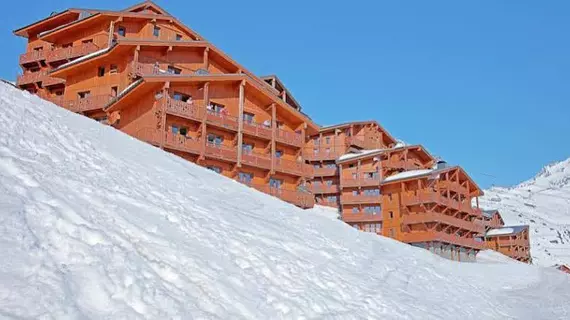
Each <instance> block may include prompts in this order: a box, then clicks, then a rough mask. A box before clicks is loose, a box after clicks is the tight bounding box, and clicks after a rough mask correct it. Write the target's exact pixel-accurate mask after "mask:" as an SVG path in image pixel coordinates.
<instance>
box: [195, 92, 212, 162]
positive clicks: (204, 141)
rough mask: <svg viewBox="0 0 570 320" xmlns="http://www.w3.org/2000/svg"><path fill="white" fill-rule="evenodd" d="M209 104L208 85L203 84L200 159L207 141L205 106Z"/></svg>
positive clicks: (204, 155)
mask: <svg viewBox="0 0 570 320" xmlns="http://www.w3.org/2000/svg"><path fill="white" fill-rule="evenodd" d="M209 104H210V83H209V82H206V83H204V106H203V107H201V106H198V108H201V111H202V112H203V114H202V145H201V146H200V159H204V158H205V157H206V143H207V141H208V133H207V130H208V129H207V128H206V118H207V117H208V112H207V110H208V109H207V106H208V105H209Z"/></svg>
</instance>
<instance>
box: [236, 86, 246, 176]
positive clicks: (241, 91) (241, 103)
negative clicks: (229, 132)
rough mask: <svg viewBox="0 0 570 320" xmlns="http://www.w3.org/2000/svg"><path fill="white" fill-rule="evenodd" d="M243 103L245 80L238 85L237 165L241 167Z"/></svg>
mask: <svg viewBox="0 0 570 320" xmlns="http://www.w3.org/2000/svg"><path fill="white" fill-rule="evenodd" d="M244 103H245V80H242V81H241V83H240V85H239V114H238V156H237V166H238V167H241V154H242V150H241V149H242V146H243V108H244Z"/></svg>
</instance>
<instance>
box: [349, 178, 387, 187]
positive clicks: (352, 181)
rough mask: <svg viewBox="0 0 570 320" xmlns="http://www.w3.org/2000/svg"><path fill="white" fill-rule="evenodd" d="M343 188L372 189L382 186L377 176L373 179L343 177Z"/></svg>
mask: <svg viewBox="0 0 570 320" xmlns="http://www.w3.org/2000/svg"><path fill="white" fill-rule="evenodd" d="M341 179H342V186H343V187H372V186H379V185H380V181H381V179H380V176H376V177H373V178H369V177H360V176H359V177H357V178H353V177H352V176H348V177H347V176H343V177H342V178H341Z"/></svg>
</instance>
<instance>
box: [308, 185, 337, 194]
mask: <svg viewBox="0 0 570 320" xmlns="http://www.w3.org/2000/svg"><path fill="white" fill-rule="evenodd" d="M311 190H312V191H313V193H318V194H321V193H339V192H340V188H339V186H338V185H334V184H333V185H327V184H314V183H313V185H312V186H311Z"/></svg>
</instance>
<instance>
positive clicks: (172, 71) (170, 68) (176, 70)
mask: <svg viewBox="0 0 570 320" xmlns="http://www.w3.org/2000/svg"><path fill="white" fill-rule="evenodd" d="M166 72H167V73H170V74H181V73H182V70H181V69H179V68H176V67H173V66H168V69H167V70H166Z"/></svg>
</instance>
